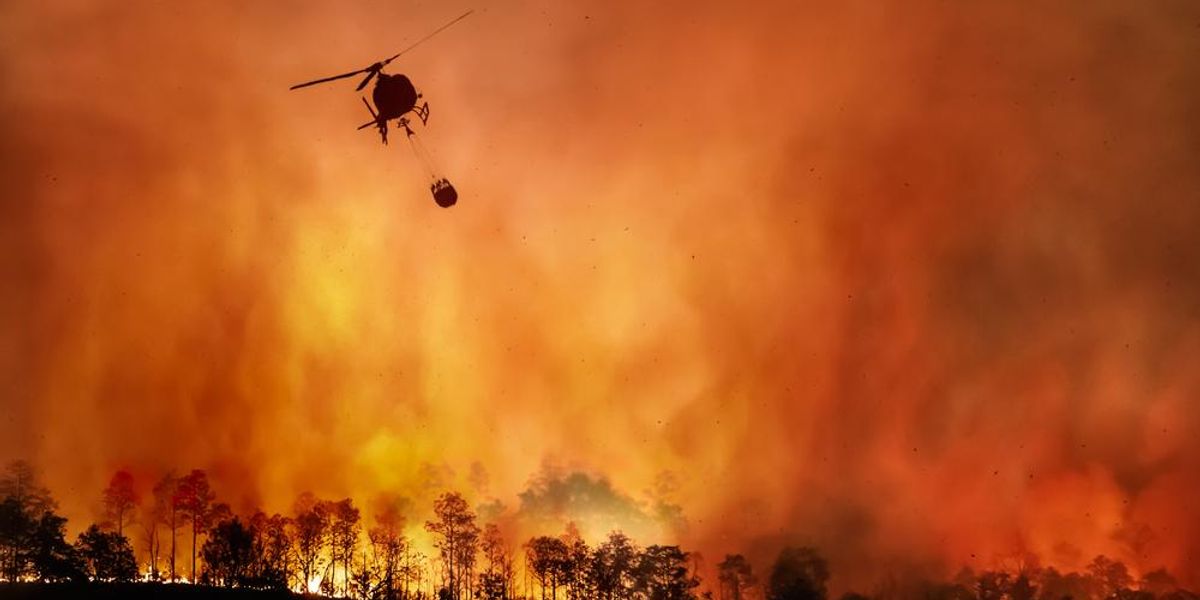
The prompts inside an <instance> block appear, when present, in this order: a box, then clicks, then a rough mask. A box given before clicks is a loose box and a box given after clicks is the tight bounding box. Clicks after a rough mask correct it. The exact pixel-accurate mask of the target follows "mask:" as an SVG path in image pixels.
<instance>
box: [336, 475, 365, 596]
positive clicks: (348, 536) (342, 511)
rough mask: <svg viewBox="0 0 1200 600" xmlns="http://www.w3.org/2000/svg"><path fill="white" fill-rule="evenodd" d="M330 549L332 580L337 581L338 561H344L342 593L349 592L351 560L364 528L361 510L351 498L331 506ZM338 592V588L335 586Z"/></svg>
mask: <svg viewBox="0 0 1200 600" xmlns="http://www.w3.org/2000/svg"><path fill="white" fill-rule="evenodd" d="M329 514H330V521H329V549H330V559H331V564H332V565H333V573H332V577H331V579H332V581H334V582H336V581H337V563H338V561H339V560H340V561H341V563H342V593H343V594H345V593H348V592H349V583H350V578H351V576H352V571H351V568H350V567H351V564H350V563H351V560H352V559H353V558H354V549H355V548H356V547H357V546H358V534H359V532H360V530H361V529H362V527H361V525H360V524H359V517H360V515H359V512H358V509H357V508H355V507H354V502H353V501H351V500H350V499H349V498H346V499H344V500H341V501H339V502H335V503H332V504H331V505H330V507H329ZM334 591H335V593H336V591H337V590H336V588H335V590H334Z"/></svg>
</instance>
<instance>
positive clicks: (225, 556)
mask: <svg viewBox="0 0 1200 600" xmlns="http://www.w3.org/2000/svg"><path fill="white" fill-rule="evenodd" d="M254 551H255V548H254V537H253V535H252V534H251V532H250V529H249V528H247V527H246V526H245V525H244V524H243V523H242V520H241V519H240V518H238V517H233V518H231V519H227V520H223V521H221V522H219V523H217V524H216V525H215V526H214V527H213V528H212V531H210V532H209V534H208V539H206V540H205V541H204V546H203V547H202V548H201V550H200V555H201V557H202V558H204V572H203V574H202V575H201V581H203V582H204V583H208V584H211V585H218V586H224V587H234V586H244V585H246V584H247V583H248V582H249V580H250V575H251V569H252V568H253V566H254V562H255V560H254V559H255V556H254Z"/></svg>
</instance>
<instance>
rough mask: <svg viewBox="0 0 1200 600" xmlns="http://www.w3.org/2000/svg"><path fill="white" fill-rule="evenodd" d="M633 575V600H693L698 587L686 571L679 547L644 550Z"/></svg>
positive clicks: (685, 562) (685, 555) (686, 555)
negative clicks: (635, 583)
mask: <svg viewBox="0 0 1200 600" xmlns="http://www.w3.org/2000/svg"><path fill="white" fill-rule="evenodd" d="M635 573H636V577H635V579H636V581H637V585H636V586H635V590H636V592H635V594H636V597H640V598H644V599H646V600H692V599H694V598H695V597H696V594H695V592H694V591H693V590H694V589H695V588H696V587H697V586H698V585H700V580H698V579H696V577H695V576H694V575H692V574H691V572H690V571H689V570H688V554H687V553H686V552H684V551H683V550H680V549H679V546H657V545H656V546H647V547H646V549H645V550H643V551H642V553H641V555H640V556H639V557H638V562H637V567H636V568H635Z"/></svg>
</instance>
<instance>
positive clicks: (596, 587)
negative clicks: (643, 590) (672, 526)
mask: <svg viewBox="0 0 1200 600" xmlns="http://www.w3.org/2000/svg"><path fill="white" fill-rule="evenodd" d="M637 558H638V548H637V546H635V545H634V544H633V541H632V540H630V539H629V537H628V536H626V535H625V534H624V533H621V532H620V531H614V532H612V533H609V534H608V539H607V540H605V541H604V543H602V544H600V545H599V546H597V547H596V549H595V550H594V551H593V552H592V556H591V560H590V564H589V568H588V575H587V576H588V580H589V584H590V585H589V587H590V588H591V589H592V590H593V592H594V593H595V595H596V597H597V598H599V599H600V600H625V599H627V598H630V597H631V596H632V592H633V583H634V582H633V570H634V567H635V566H636V564H637Z"/></svg>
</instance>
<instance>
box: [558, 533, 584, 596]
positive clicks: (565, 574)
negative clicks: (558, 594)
mask: <svg viewBox="0 0 1200 600" xmlns="http://www.w3.org/2000/svg"><path fill="white" fill-rule="evenodd" d="M559 539H561V540H562V542H563V544H564V545H566V547H567V552H566V556H565V557H564V559H563V563H562V565H561V568H560V570H561V576H562V583H563V584H565V585H566V586H567V598H568V599H569V600H583V598H585V597H586V596H587V581H588V578H587V569H588V558H589V557H590V556H591V550H590V549H589V548H588V546H587V543H586V542H584V541H583V536H582V535H580V533H579V526H578V525H576V524H575V522H574V521H572V522H569V523H567V530H566V531H565V532H564V533H563V535H562V536H561V537H560V538H559Z"/></svg>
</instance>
